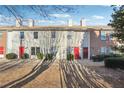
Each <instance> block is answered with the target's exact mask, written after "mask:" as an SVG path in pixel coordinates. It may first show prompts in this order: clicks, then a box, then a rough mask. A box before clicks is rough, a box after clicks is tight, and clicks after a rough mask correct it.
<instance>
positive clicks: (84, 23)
mask: <svg viewBox="0 0 124 93" xmlns="http://www.w3.org/2000/svg"><path fill="white" fill-rule="evenodd" d="M80 26H86V22H85V20H84V19H83V18H82V19H81V20H80Z"/></svg>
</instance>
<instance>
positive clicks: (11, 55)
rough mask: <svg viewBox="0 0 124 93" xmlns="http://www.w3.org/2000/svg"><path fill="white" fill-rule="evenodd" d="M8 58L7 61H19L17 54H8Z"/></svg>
mask: <svg viewBox="0 0 124 93" xmlns="http://www.w3.org/2000/svg"><path fill="white" fill-rule="evenodd" d="M6 58H7V59H17V58H18V56H17V54H15V53H8V54H6Z"/></svg>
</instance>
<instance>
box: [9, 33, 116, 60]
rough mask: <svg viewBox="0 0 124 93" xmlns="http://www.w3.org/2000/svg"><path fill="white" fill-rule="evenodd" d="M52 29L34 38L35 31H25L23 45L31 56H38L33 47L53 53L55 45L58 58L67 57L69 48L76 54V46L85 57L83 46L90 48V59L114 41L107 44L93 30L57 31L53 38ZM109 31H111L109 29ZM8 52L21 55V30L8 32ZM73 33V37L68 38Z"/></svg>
mask: <svg viewBox="0 0 124 93" xmlns="http://www.w3.org/2000/svg"><path fill="white" fill-rule="evenodd" d="M51 32H52V31H43V32H38V39H34V37H33V33H34V31H25V32H24V39H23V40H22V46H24V48H25V53H28V54H29V55H30V58H36V55H31V47H40V52H43V53H44V54H47V53H51V52H52V51H51V48H52V47H55V49H54V52H55V53H57V54H56V58H57V59H66V55H67V53H68V49H69V48H70V49H69V50H70V52H71V53H72V54H74V47H79V55H80V57H81V59H83V48H88V59H90V56H92V55H97V54H100V49H101V47H110V45H113V44H114V43H113V41H111V42H109V45H107V42H106V41H103V40H101V38H100V31H92V32H88V31H86V32H74V31H71V32H68V31H65V32H56V37H55V38H51ZM107 33H111V32H110V31H108V32H107ZM7 35H8V36H7V53H11V52H13V53H16V54H18V55H19V47H20V32H17V31H13V32H8V33H7ZM68 35H71V38H70V39H69V38H68Z"/></svg>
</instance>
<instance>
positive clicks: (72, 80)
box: [60, 62, 106, 88]
mask: <svg viewBox="0 0 124 93" xmlns="http://www.w3.org/2000/svg"><path fill="white" fill-rule="evenodd" d="M60 68H61V70H62V74H63V78H64V82H65V85H66V87H68V88H73V87H74V88H90V87H95V88H99V87H106V86H105V85H104V84H102V83H101V82H99V81H98V79H103V78H102V77H100V76H98V75H97V74H93V73H91V72H92V71H87V70H86V68H84V67H83V66H81V65H79V64H76V63H70V62H69V63H67V62H66V63H65V62H61V63H60ZM61 86H63V85H61Z"/></svg>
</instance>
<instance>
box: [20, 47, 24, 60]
mask: <svg viewBox="0 0 124 93" xmlns="http://www.w3.org/2000/svg"><path fill="white" fill-rule="evenodd" d="M23 54H24V47H23V46H20V47H19V57H20V58H21V56H22V55H23Z"/></svg>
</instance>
